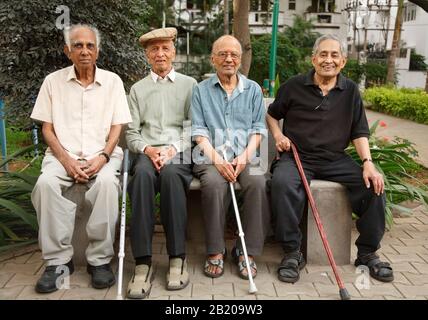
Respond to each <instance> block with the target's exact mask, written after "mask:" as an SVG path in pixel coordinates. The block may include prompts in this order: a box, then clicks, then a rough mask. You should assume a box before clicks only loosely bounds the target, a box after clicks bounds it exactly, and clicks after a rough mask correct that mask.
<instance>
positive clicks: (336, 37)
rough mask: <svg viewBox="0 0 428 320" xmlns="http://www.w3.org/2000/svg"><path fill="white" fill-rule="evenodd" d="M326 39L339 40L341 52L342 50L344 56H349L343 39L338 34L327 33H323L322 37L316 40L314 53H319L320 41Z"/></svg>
mask: <svg viewBox="0 0 428 320" xmlns="http://www.w3.org/2000/svg"><path fill="white" fill-rule="evenodd" d="M325 40H334V41H337V42H338V43H339V46H340V52H341V54H342V56H344V57H346V56H347V47H346V44H345V43H344V42H343V41H342V40H340V39H339V37H338V36H336V35H334V34H325V35H322V36H321V37H319V38H318V39H317V40H315V43H314V47H313V49H312V55H315V54H317V52H318V48H319V46H320V43H321V42H323V41H325Z"/></svg>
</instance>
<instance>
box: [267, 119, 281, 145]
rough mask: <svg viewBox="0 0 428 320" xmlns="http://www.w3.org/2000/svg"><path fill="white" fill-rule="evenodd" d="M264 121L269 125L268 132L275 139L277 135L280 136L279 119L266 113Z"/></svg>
mask: <svg viewBox="0 0 428 320" xmlns="http://www.w3.org/2000/svg"><path fill="white" fill-rule="evenodd" d="M266 123H267V125H268V127H269V130H270V132H272V136H273V137H274V139H276V138H277V137H278V136H282V131H281V128H280V127H279V121H278V120H276V119H275V118H273V117H272V116H270V115H269V114H266Z"/></svg>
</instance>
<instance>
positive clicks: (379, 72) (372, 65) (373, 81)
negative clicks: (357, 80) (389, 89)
mask: <svg viewBox="0 0 428 320" xmlns="http://www.w3.org/2000/svg"><path fill="white" fill-rule="evenodd" d="M363 68H364V74H365V75H366V87H371V86H373V85H382V84H384V83H386V74H387V71H388V66H387V64H386V61H378V62H370V61H369V62H367V63H366V64H365V65H364V67H363Z"/></svg>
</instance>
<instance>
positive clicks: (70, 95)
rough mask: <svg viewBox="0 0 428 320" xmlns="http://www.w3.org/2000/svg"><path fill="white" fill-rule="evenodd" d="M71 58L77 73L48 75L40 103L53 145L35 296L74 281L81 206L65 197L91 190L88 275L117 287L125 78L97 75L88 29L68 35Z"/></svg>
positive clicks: (95, 39) (40, 210) (36, 114)
mask: <svg viewBox="0 0 428 320" xmlns="http://www.w3.org/2000/svg"><path fill="white" fill-rule="evenodd" d="M64 37H65V42H66V46H65V47H64V52H65V54H66V55H67V56H68V58H69V59H70V60H71V62H72V63H73V65H72V66H70V67H67V68H64V69H61V70H58V71H56V72H53V73H51V74H49V75H48V76H47V77H46V79H45V80H44V82H43V84H42V87H41V88H40V92H39V95H38V97H37V101H36V104H35V106H34V109H33V112H32V114H31V118H32V119H33V120H35V121H38V122H41V123H43V125H42V132H43V137H44V139H45V142H46V143H47V145H48V149H47V151H46V155H45V157H44V159H43V163H42V174H41V175H40V177H39V179H38V180H37V183H36V185H35V187H34V190H33V193H32V202H33V205H34V207H35V209H36V212H37V218H38V222H39V244H40V247H41V250H42V254H43V259H44V260H46V265H47V267H46V269H45V271H44V273H43V274H42V276H41V277H40V279H39V280H38V282H37V284H36V291H37V292H40V293H48V292H53V291H56V290H58V288H57V279H58V277H60V276H61V273H60V272H58V270H64V268H68V271H69V274H71V273H73V270H74V266H73V262H72V256H73V247H72V245H71V239H72V235H73V230H74V220H75V212H76V204H75V203H73V202H72V201H70V200H68V199H66V198H64V197H63V195H62V192H63V191H64V189H65V188H69V187H71V186H73V185H74V184H75V183H82V184H86V185H87V187H88V191H87V192H86V194H85V198H86V201H87V202H88V203H90V205H91V206H92V212H91V216H90V218H89V221H88V224H87V226H86V230H87V233H88V238H89V246H88V248H87V250H86V258H87V262H88V266H87V271H88V273H90V274H91V275H92V286H93V287H95V288H99V289H101V288H107V287H110V286H112V285H113V284H114V283H115V277H114V274H113V272H112V270H111V268H110V264H109V263H110V260H111V259H112V257H113V255H114V250H113V243H114V239H115V225H116V221H117V217H118V211H119V206H118V196H119V190H120V186H119V181H118V178H117V176H118V174H119V173H120V167H121V163H122V156H123V152H122V149H121V148H120V147H118V146H117V143H118V141H119V136H120V132H121V129H122V125H124V124H127V123H129V122H130V121H131V120H132V119H131V115H130V112H129V108H128V104H127V100H126V95H125V90H124V88H123V83H122V80H121V79H120V78H119V76H118V75H116V74H114V73H112V72H109V71H106V70H102V69H99V68H97V66H96V60H97V58H98V53H99V39H100V37H99V33H98V30H97V29H95V28H94V27H91V26H88V25H73V26H71V27H69V28H67V29H66V30H65V31H64Z"/></svg>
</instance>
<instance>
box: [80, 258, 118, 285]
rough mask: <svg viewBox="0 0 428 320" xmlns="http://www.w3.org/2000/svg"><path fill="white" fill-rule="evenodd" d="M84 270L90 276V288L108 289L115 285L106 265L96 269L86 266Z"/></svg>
mask: <svg viewBox="0 0 428 320" xmlns="http://www.w3.org/2000/svg"><path fill="white" fill-rule="evenodd" d="M86 270H87V271H88V273H89V274H90V275H92V286H93V287H94V288H95V289H104V288H109V287H111V286H112V285H114V284H115V283H116V278H115V277H114V274H113V271H111V267H110V264H108V263H107V264H103V265H101V266H97V267H94V266H91V265H90V264H88V266H87V268H86Z"/></svg>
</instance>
